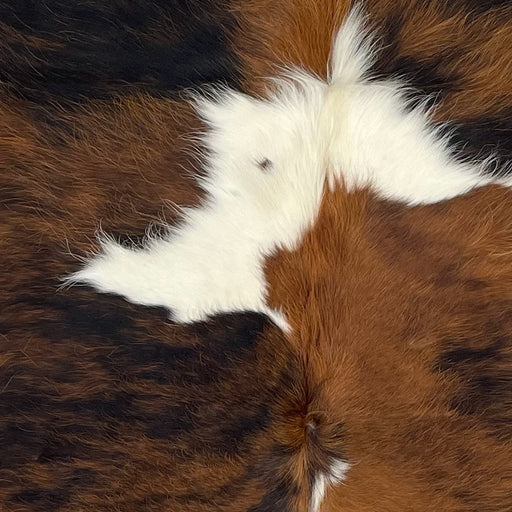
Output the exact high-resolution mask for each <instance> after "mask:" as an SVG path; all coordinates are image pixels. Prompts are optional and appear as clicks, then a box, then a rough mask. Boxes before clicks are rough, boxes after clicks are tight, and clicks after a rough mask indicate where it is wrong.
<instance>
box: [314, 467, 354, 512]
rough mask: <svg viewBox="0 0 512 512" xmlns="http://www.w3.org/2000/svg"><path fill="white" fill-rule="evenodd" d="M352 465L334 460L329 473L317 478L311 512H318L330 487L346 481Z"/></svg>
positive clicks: (321, 474) (319, 475)
mask: <svg viewBox="0 0 512 512" xmlns="http://www.w3.org/2000/svg"><path fill="white" fill-rule="evenodd" d="M349 469H350V465H349V464H348V463H347V462H343V461H342V460H339V459H333V460H332V461H331V466H330V468H329V472H328V473H320V474H318V475H317V476H316V478H315V483H314V485H313V493H312V495H311V504H310V506H309V512H318V510H320V505H321V504H322V501H323V499H324V495H325V491H326V490H327V487H328V486H329V485H336V484H339V483H340V482H342V481H343V480H345V476H346V474H347V471H348V470H349Z"/></svg>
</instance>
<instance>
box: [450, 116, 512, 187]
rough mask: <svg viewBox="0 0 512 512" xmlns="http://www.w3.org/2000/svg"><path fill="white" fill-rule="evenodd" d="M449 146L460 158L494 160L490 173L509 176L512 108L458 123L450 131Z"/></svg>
mask: <svg viewBox="0 0 512 512" xmlns="http://www.w3.org/2000/svg"><path fill="white" fill-rule="evenodd" d="M450 140H451V143H452V145H453V146H454V147H455V148H457V152H458V153H459V154H460V156H461V157H463V158H468V159H472V160H483V159H485V158H488V157H495V158H496V165H495V166H492V168H491V169H492V174H493V175H495V176H499V177H505V176H511V175H512V109H508V110H505V111H503V112H501V113H500V114H499V115H496V116H491V117H483V118H476V119H463V120H461V121H458V122H457V124H456V125H455V127H454V129H453V132H451V139H450Z"/></svg>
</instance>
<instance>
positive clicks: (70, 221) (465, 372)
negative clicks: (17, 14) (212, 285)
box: [0, 0, 512, 512]
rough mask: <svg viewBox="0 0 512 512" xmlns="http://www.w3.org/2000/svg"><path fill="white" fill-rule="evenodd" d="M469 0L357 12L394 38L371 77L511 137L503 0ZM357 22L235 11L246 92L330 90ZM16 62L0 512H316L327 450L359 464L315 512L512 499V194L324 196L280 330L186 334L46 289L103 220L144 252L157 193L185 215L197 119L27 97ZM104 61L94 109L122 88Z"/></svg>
mask: <svg viewBox="0 0 512 512" xmlns="http://www.w3.org/2000/svg"><path fill="white" fill-rule="evenodd" d="M483 3H487V2H482V4H483ZM470 4H471V5H470ZM475 5H476V4H475V2H472V3H471V2H469V1H467V2H463V1H462V0H461V1H459V2H455V3H453V4H452V5H450V6H448V5H447V3H446V2H437V1H432V2H429V3H428V4H426V3H425V2H413V1H412V0H411V1H408V2H401V3H398V2H393V3H392V2H389V1H387V2H384V1H377V0H375V1H373V2H371V5H370V6H369V9H370V12H371V13H372V20H373V23H374V24H375V25H376V26H378V27H381V29H382V30H383V33H384V34H389V36H388V37H389V41H388V43H389V45H388V47H387V48H388V50H387V53H386V52H383V54H382V57H381V58H380V60H379V62H378V66H377V68H376V72H379V73H381V74H383V75H391V74H394V73H401V72H403V73H404V74H406V77H408V78H409V79H410V80H411V82H412V83H413V84H414V85H416V86H417V87H418V88H419V89H422V90H424V92H427V93H438V94H440V97H439V98H440V99H441V100H442V102H441V104H440V107H439V108H438V110H437V115H438V118H439V119H456V120H460V119H462V120H464V119H465V118H467V117H468V116H469V117H471V118H473V117H475V116H476V117H477V118H478V119H477V123H476V125H475V126H476V128H475V132H476V133H477V135H478V136H479V137H483V135H484V134H485V133H486V132H487V131H489V130H486V128H485V126H486V125H485V123H483V121H482V122H480V121H481V119H483V118H484V117H485V116H490V115H497V116H498V118H499V120H500V122H501V121H503V122H505V123H508V120H507V116H506V115H501V114H500V113H501V112H502V111H503V109H506V108H509V107H510V87H509V86H508V85H507V83H506V80H505V79H506V77H507V74H508V75H510V69H509V68H510V65H509V61H510V59H508V57H507V53H506V50H507V51H508V48H509V46H507V44H508V40H509V36H510V30H509V28H510V25H509V23H508V20H510V17H509V16H510V8H509V7H508V6H507V5H503V6H502V7H500V8H495V9H494V10H492V9H488V10H484V9H480V8H479V9H477V7H475ZM443 6H445V7H443ZM100 7H101V6H100ZM107 7H108V6H107ZM348 7H349V5H348V2H331V1H327V0H322V1H319V2H310V1H300V2H299V1H295V0H293V1H292V0H290V1H287V2H282V3H276V2H267V1H263V0H261V1H260V0H251V1H250V2H243V3H238V4H237V5H235V6H234V7H232V8H230V10H231V11H232V12H231V14H230V16H231V15H233V16H235V17H236V19H237V20H238V24H239V26H238V28H237V29H236V30H235V33H233V37H232V42H231V44H232V47H233V49H234V50H233V51H236V52H237V53H238V55H239V58H240V59H241V62H242V70H241V72H242V74H243V75H244V78H245V82H244V84H245V85H244V87H245V88H246V90H248V91H255V92H261V89H262V81H261V79H260V78H261V77H262V76H265V75H272V74H274V73H275V69H276V67H277V66H278V65H280V64H281V63H287V64H290V63H292V64H297V65H302V66H304V67H306V68H307V69H309V70H311V71H313V72H315V73H317V74H320V75H322V74H324V73H325V69H326V64H327V58H328V54H329V51H330V48H331V41H332V35H333V33H334V31H335V29H336V28H337V27H338V26H339V25H340V23H341V20H342V19H343V17H344V16H345V14H346V12H347V9H348ZM107 10H108V9H107ZM221 18H222V16H221ZM395 22H396V23H395ZM395 25H396V27H397V28H396V30H395V31H393V30H391V29H392V28H393V27H394V26H395ZM482 27H485V28H486V30H484V29H483V28H482ZM13 30H14V29H13ZM19 30H21V29H19ZM123 30H124V29H123ZM229 31H231V28H229ZM9 34H10V37H12V38H13V39H12V40H16V41H20V40H23V41H25V42H26V43H27V44H28V45H29V46H30V48H31V49H33V47H34V48H35V47H38V48H40V49H41V50H43V49H44V48H45V45H46V46H48V47H50V46H51V44H50V43H51V41H50V42H49V40H47V39H44V41H43V40H40V39H38V38H37V37H36V36H27V35H21V33H18V32H16V30H14V32H13V31H11V32H9ZM27 38H28V39H27ZM92 39H93V38H91V40H92ZM5 44H6V45H7V47H9V44H11V43H9V41H8V40H6V42H5ZM52 44H53V43H52ZM12 46H13V47H14V45H12ZM101 49H102V50H101V51H103V49H104V46H101ZM60 50H62V51H64V53H66V49H65V48H64V49H63V48H62V47H59V51H60ZM2 51H3V52H4V50H2ZM9 51H11V50H5V53H6V54H7V53H8V52H9ZM70 51H71V50H70ZM98 51H99V50H98ZM439 51H442V52H444V53H443V58H442V59H440V60H439V61H436V55H437V53H438V52H439ZM100 53H101V52H100ZM70 55H71V54H70ZM461 55H463V56H466V57H461ZM39 57H40V58H41V55H39ZM18 60H19V62H20V63H21V62H22V59H18ZM36 60H37V59H36ZM142 60H144V59H142ZM2 62H3V61H2ZM66 62H67V61H66ZM69 62H71V63H73V62H74V61H73V58H71V57H70V61H69ZM30 63H31V65H33V64H34V62H32V60H30ZM50 64H52V63H51V62H50ZM29 67H30V66H29ZM72 68H73V66H71V71H73V69H72ZM143 68H144V66H143ZM20 69H21V68H20ZM27 69H28V68H27ZM42 69H46V68H45V66H43V67H42V68H41V69H39V70H38V72H37V73H35V75H34V76H36V77H38V76H39V74H38V73H43V71H41V70H42ZM144 69H145V68H144ZM14 71H15V70H13V74H12V75H11V77H14V76H15V78H16V80H18V81H22V80H24V79H26V80H27V81H26V82H23V83H19V85H17V84H16V80H14V78H13V80H12V82H9V84H8V87H6V89H5V91H4V97H3V99H2V104H1V110H2V116H1V118H0V199H1V203H2V209H1V222H0V258H1V260H2V272H1V273H0V340H1V341H2V343H1V345H0V443H1V445H2V447H3V449H2V456H1V457H0V510H6V511H8V512H39V511H40V512H48V511H49V510H51V511H54V510H55V511H60V512H81V511H88V512H89V511H94V512H115V511H119V510H122V511H123V512H132V511H133V512H138V511H158V512H160V511H163V510H166V511H172V512H174V511H184V512H187V511H188V512H205V511H210V510H219V511H225V512H235V511H236V512H238V511H241V510H245V511H250V512H274V511H275V510H279V511H280V512H296V511H297V512H306V510H307V507H308V501H309V496H310V494H311V491H312V481H313V478H314V476H315V475H316V474H317V473H318V472H319V471H324V470H327V469H328V465H329V461H330V459H331V458H332V457H336V458H341V459H347V460H348V461H349V462H350V463H352V464H353V467H352V469H351V470H350V472H349V474H348V480H347V482H346V483H344V484H340V485H339V486H337V487H336V488H333V489H330V490H329V491H328V493H327V496H326V500H325V504H324V506H323V508H322V512H330V511H337V510H347V511H354V512H370V511H371V512H374V511H375V510H380V511H383V512H387V511H389V512H402V511H407V510H410V511H411V512H412V511H414V512H417V511H423V510H424V511H427V510H432V509H439V510H443V511H447V512H452V511H461V512H462V511H464V512H467V511H468V510H479V511H481V512H501V511H503V512H505V511H507V512H508V511H509V510H510V509H511V508H512V502H511V497H510V488H511V486H512V482H511V478H512V477H511V475H512V467H511V462H510V461H511V460H512V458H511V455H512V453H511V452H512V441H511V435H510V424H511V423H512V418H511V417H510V415H511V413H510V411H511V410H512V391H511V390H512V375H511V373H512V371H511V368H512V360H511V358H512V355H511V342H510V335H511V331H512V325H511V320H510V319H511V318H512V315H511V302H512V293H511V290H512V274H511V269H512V253H511V251H510V247H511V242H512V233H511V223H510V218H511V206H510V205H511V199H512V197H511V193H510V192H509V191H504V190H501V189H499V188H497V187H496V188H488V189H485V190H481V191H477V192H474V193H472V194H470V195H468V196H467V197H463V198H458V199H454V200H452V201H450V202H448V203H443V204H440V205H434V206H429V207H417V208H413V209H410V210H408V209H406V208H403V207H401V206H398V205H394V204H391V203H386V202H381V201H377V200H376V199H375V198H374V197H372V196H371V195H370V194H369V193H367V192H361V193H357V194H353V195H347V194H346V193H344V192H343V191H338V192H336V193H334V194H328V195H327V196H326V198H325V201H324V204H323V206H322V211H321V215H320V217H319V220H318V223H317V225H316V226H315V227H314V229H313V230H312V232H311V233H310V234H309V235H308V236H307V237H306V239H305V241H304V243H303V244H302V245H301V247H300V248H299V249H298V250H297V251H295V252H293V253H289V254H288V253H287V254H278V255H277V256H276V257H275V258H274V259H273V261H271V262H269V267H268V277H269V281H270V285H271V295H272V300H273V302H274V304H275V305H279V306H282V307H283V308H284V310H285V312H286V313H287V315H288V316H289V318H290V320H291V323H292V326H293V327H294V335H293V336H292V337H291V338H290V339H289V340H286V339H284V337H283V335H282V333H280V332H278V330H277V329H276V328H275V327H274V326H272V325H271V324H270V323H269V322H268V320H266V319H264V318H262V317H260V316H258V315H253V314H241V315H226V316H222V317H219V318H217V319H214V320H212V321H211V322H207V323H203V324H198V325H194V326H190V327H179V326H176V325H173V324H171V323H169V322H168V321H167V319H166V313H165V312H163V311H160V310H154V309H149V308H142V307H137V306H133V305H130V304H128V303H126V302H125V301H124V300H122V299H120V298H118V297H109V296H103V295H100V294H97V293H94V292H93V291H92V290H89V289H71V290H61V291H58V290H57V287H58V284H59V282H58V278H59V277H60V276H63V275H65V274H67V273H69V272H70V271H71V270H74V269H76V266H77V263H78V261H77V259H76V257H75V256H73V255H84V254H85V253H86V252H87V251H89V250H91V249H92V248H93V247H94V245H95V244H94V239H93V237H94V232H95V231H96V229H97V227H98V225H99V224H100V223H101V225H102V228H103V229H104V230H105V231H106V232H108V233H112V234H114V235H116V236H130V237H131V238H132V239H134V240H135V241H136V240H137V238H138V237H141V236H143V234H144V231H145V229H146V227H147V225H148V224H149V223H151V222H158V221H159V220H162V219H165V220H166V221H168V222H170V223H172V222H174V221H175V220H176V219H177V218H178V215H177V213H176V211H175V209H174V208H173V207H172V205H169V204H168V203H169V202H175V203H176V204H180V205H191V204H197V202H198V201H199V200H200V193H199V191H198V189H197V187H196V185H195V183H194V181H193V179H192V175H193V174H194V173H196V172H197V171H198V165H197V161H196V159H195V158H194V148H193V143H192V142H191V137H190V136H191V135H192V134H194V132H195V131H197V130H199V129H201V125H200V123H199V122H198V120H197V119H196V118H195V116H194V115H193V114H192V113H191V111H190V109H189V108H188V107H187V106H186V105H184V104H183V103H181V102H177V101H171V100H165V99H155V98H152V97H150V96H147V95H143V94H135V95H130V94H131V92H132V91H133V90H145V89H147V88H148V87H147V84H146V83H145V82H144V80H145V78H144V80H142V81H141V80H139V79H137V80H135V82H134V83H133V84H131V85H130V87H128V88H127V89H123V92H124V93H126V96H125V97H123V98H118V99H109V100H99V99H96V100H92V101H86V99H84V98H81V100H80V101H81V102H82V103H80V104H76V103H69V94H71V93H69V94H68V93H66V95H64V96H63V98H62V99H63V100H64V99H65V100H66V102H67V103H64V101H62V102H60V101H59V100H60V98H59V96H58V93H59V91H60V89H59V87H56V88H54V86H56V84H57V85H58V82H59V81H58V80H57V81H56V83H53V85H52V87H50V85H49V86H48V91H46V93H47V94H46V93H45V94H43V95H42V97H44V104H43V103H41V104H40V105H39V104H37V103H35V102H34V101H35V100H34V97H32V96H30V95H29V94H28V92H27V91H30V90H32V89H33V86H34V84H33V83H32V81H31V80H32V78H31V79H30V80H29V79H28V78H26V77H25V75H24V73H25V71H26V69H25V67H23V69H22V70H21V71H20V73H18V74H16V73H14ZM29 71H30V70H29ZM100 71H101V72H99V73H98V76H97V77H96V78H97V81H96V82H94V83H93V84H92V85H91V84H89V85H91V87H86V88H85V92H86V93H87V97H89V98H96V97H97V96H99V97H110V96H111V95H112V91H113V90H115V89H116V88H117V86H116V84H118V83H119V81H123V80H125V79H126V77H125V76H124V74H123V73H124V71H125V70H124V68H122V69H121V71H119V73H118V74H117V75H112V76H111V75H108V76H107V75H105V76H103V75H102V72H103V71H102V70H100ZM164 71H165V70H164ZM30 73H32V71H30ZM116 73H117V71H116ZM162 73H163V71H162ZM215 73H217V72H215ZM215 73H214V74H215ZM192 74H193V75H194V76H195V74H194V73H192ZM157 75H158V76H160V74H158V73H157ZM31 76H32V75H31ZM43 76H46V75H44V73H43ZM59 76H60V75H59ZM208 76H209V74H208ZM23 77H25V78H23ZM178 78H179V77H178ZM196 78H197V82H198V83H202V82H203V81H205V80H206V81H207V77H206V78H205V77H203V75H201V76H199V77H196ZM173 80H174V78H173ZM178 82H179V80H178ZM38 83H39V82H38ZM41 83H42V84H43V85H41V87H44V83H45V82H44V80H43V81H42V82H41ZM165 83H166V82H165V80H162V82H158V87H156V90H157V91H160V92H161V88H162V87H164V86H165ZM194 83H195V82H194ZM162 84H164V85H162ZM173 84H174V85H173V87H175V86H176V84H175V82H174V81H173ZM9 88H10V89H11V92H12V93H13V96H10V95H9V92H8V89H9ZM164 88H165V87H164ZM149 89H151V87H149ZM101 91H103V92H101ZM43 92H44V91H41V93H43ZM71 92H73V91H71ZM18 93H19V94H18ZM84 94H85V93H84ZM27 95H28V96H29V99H20V97H21V98H23V97H25V96H27ZM71 97H72V95H71ZM64 104H65V105H66V106H63V105H64ZM500 116H501V117H500ZM480 118H481V119H480ZM479 119H480V120H479ZM500 126H501V125H500ZM506 126H508V124H506ZM493 133H496V131H494V132H493ZM70 253H71V254H70ZM72 254H73V255H72Z"/></svg>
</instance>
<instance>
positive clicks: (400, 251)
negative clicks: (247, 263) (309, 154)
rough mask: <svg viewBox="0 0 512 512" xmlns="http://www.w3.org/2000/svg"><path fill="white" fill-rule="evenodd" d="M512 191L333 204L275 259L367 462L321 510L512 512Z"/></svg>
mask: <svg viewBox="0 0 512 512" xmlns="http://www.w3.org/2000/svg"><path fill="white" fill-rule="evenodd" d="M511 200H512V193H511V192H510V190H506V189H500V188H498V187H496V188H492V187H490V188H487V189H483V190H480V191H476V192H474V193H471V194H469V195H467V196H465V197H461V198H457V199H454V200H452V201H449V202H447V203H443V204H440V205H433V206H428V207H416V208H411V209H407V208H405V207H403V206H397V205H393V204H391V203H389V204H388V203H386V202H382V201H377V200H375V199H374V198H373V197H371V196H370V195H368V194H367V193H364V192H361V193H358V194H352V195H347V194H345V193H344V192H343V191H339V192H336V193H334V194H328V195H327V197H326V199H325V201H324V205H323V207H322V210H321V214H320V217H319V219H318V222H317V223H316V226H315V228H314V229H313V230H312V232H311V233H310V234H309V235H308V236H307V237H306V239H305V240H304V243H303V244H302V246H301V247H300V249H298V250H297V251H296V252H294V253H285V254H281V255H278V256H277V257H276V258H275V259H274V260H273V261H272V262H270V263H269V268H268V277H269V281H270V286H271V290H272V294H273V295H272V299H273V304H274V305H275V306H280V307H283V309H284V312H285V314H286V315H287V316H288V318H289V319H290V320H291V324H292V327H293V330H294V333H295V334H294V335H293V336H292V340H293V341H294V342H295V345H296V346H297V347H301V349H302V350H304V351H305V355H304V357H305V359H306V360H307V361H308V363H309V366H308V369H309V372H310V375H311V376H314V377H311V378H312V379H313V380H315V381H317V382H321V383H322V386H321V390H322V391H321V394H322V399H321V401H320V403H319V404H318V405H317V406H316V407H317V408H318V410H319V411H322V415H323V416H324V420H323V421H324V422H325V423H327V424H337V425H343V429H344V432H345V436H344V438H343V443H342V449H343V451H344V453H345V455H346V457H347V459H348V460H349V462H351V463H353V468H352V469H351V470H350V472H349V474H348V480H347V481H346V483H345V484H342V485H339V486H337V487H336V489H335V490H332V491H331V492H330V493H329V495H328V497H327V499H326V503H325V506H324V507H323V508H322V511H325V512H329V511H331V510H332V511H334V510H340V509H343V510H349V511H357V512H360V511H371V510H376V509H377V508H378V510H382V511H393V512H394V511H405V510H410V511H417V510H431V509H434V508H439V509H440V510H444V511H463V510H482V511H484V510H485V511H498V510H499V511H503V512H505V511H506V510H510V508H511V507H512V495H511V494H510V489H511V488H512V462H511V461H512V436H511V430H510V425H511V424H512V407H511V405H512V337H511V336H512V251H511V249H510V248H511V244H512V224H511V222H510V218H511V214H512V210H511V205H512V201H511Z"/></svg>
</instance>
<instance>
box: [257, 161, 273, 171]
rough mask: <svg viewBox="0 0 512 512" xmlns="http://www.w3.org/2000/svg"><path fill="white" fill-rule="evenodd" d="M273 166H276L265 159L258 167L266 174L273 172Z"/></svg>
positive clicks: (259, 162)
mask: <svg viewBox="0 0 512 512" xmlns="http://www.w3.org/2000/svg"><path fill="white" fill-rule="evenodd" d="M273 165H274V164H273V163H272V162H271V161H270V160H269V159H268V158H263V159H262V160H259V161H258V167H259V168H260V169H261V170H262V171H265V172H268V171H271V170H272V167H273Z"/></svg>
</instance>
